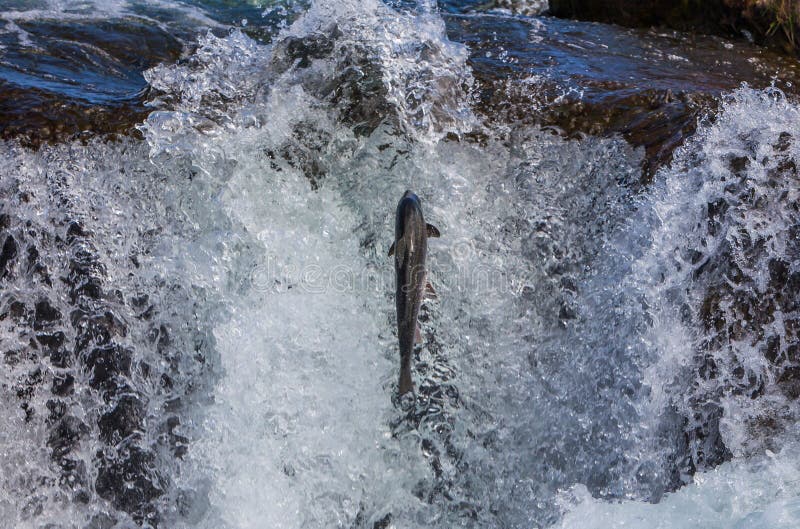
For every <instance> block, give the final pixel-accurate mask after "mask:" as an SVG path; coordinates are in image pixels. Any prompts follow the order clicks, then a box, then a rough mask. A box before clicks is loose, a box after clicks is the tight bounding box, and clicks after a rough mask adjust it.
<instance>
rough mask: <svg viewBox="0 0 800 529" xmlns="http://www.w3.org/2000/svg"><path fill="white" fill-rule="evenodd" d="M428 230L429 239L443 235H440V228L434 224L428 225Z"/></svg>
mask: <svg viewBox="0 0 800 529" xmlns="http://www.w3.org/2000/svg"><path fill="white" fill-rule="evenodd" d="M426 228H427V229H428V237H441V235H442V234H441V233H439V228H437V227H436V226H434V225H433V224H427V225H426Z"/></svg>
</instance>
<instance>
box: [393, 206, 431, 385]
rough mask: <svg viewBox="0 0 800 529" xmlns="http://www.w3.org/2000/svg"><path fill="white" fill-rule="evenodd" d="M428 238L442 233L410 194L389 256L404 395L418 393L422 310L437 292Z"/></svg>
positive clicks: (399, 210) (399, 209)
mask: <svg viewBox="0 0 800 529" xmlns="http://www.w3.org/2000/svg"><path fill="white" fill-rule="evenodd" d="M428 237H439V230H438V229H436V227H435V226H433V225H431V224H426V223H425V218H424V217H423V216H422V205H421V204H420V201H419V197H417V195H415V194H414V193H412V192H411V191H406V192H405V194H404V195H403V198H401V199H400V202H399V203H398V204H397V217H396V219H395V228H394V242H393V243H392V246H391V248H389V255H390V256H391V255H394V269H395V278H396V300H395V302H396V304H397V338H398V340H399V342H400V385H399V388H398V389H399V393H400V395H401V396H402V395H404V394H406V393H408V392H409V391H413V390H414V384H413V382H412V381H411V358H412V356H413V354H414V344H415V343H420V342H421V341H422V337H421V335H420V332H419V322H418V321H417V318H418V316H419V307H420V304H421V303H422V298H423V296H424V294H425V291H426V290H428V291H430V292H433V288H432V287H431V286H430V284H429V283H428V281H427V275H428V273H427V270H426V269H425V256H426V254H427V253H428Z"/></svg>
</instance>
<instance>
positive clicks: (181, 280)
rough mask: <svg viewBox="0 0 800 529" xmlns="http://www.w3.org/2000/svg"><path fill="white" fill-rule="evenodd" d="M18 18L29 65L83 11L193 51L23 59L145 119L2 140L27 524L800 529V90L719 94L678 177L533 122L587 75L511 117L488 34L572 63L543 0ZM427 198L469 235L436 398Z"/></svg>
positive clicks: (462, 241) (1, 240)
mask: <svg viewBox="0 0 800 529" xmlns="http://www.w3.org/2000/svg"><path fill="white" fill-rule="evenodd" d="M3 6H4V7H5V9H6V11H5V12H4V13H3V15H2V17H1V18H2V19H3V20H4V21H5V30H4V31H5V33H3V34H2V35H0V39H1V42H2V49H0V57H2V58H3V61H4V62H3V65H4V66H3V67H4V68H6V69H8V68H10V67H11V66H14V65H16V67H17V70H19V69H20V68H22V66H20V64H21V63H22V62H24V61H26V60H28V59H20V58H19V57H15V56H13V54H14V53H16V54H23V55H24V54H27V53H33V54H39V55H41V56H43V57H55V55H53V54H52V52H48V51H46V50H48V49H51V47H53V46H56V47H58V46H61V44H58V37H57V34H58V32H57V31H55V30H54V29H52V26H55V27H59V28H61V30H64V31H66V30H65V29H64V27H65V25H66V26H70V25H71V24H77V25H78V26H80V27H84V28H86V27H88V28H102V29H103V31H104V32H109V33H111V34H115V35H118V34H119V32H118V31H117V30H115V29H114V28H118V27H125V28H128V29H127V31H129V32H133V33H136V30H135V29H132V28H136V27H138V26H140V25H141V26H146V27H150V28H152V30H153V35H162V36H164V35H166V36H169V38H172V39H174V40H175V41H176V42H177V43H178V44H176V45H175V50H174V53H172V52H171V53H172V55H169V54H167V53H165V54H164V55H163V56H159V58H158V60H150V59H148V60H147V61H145V63H146V64H145V63H141V64H138V67H139V70H137V69H136V66H137V65H134V67H131V70H130V71H129V72H127V73H121V74H120V76H114V75H112V76H104V77H103V80H102V82H99V81H98V82H96V83H92V82H91V80H90V78H91V77H92V75H95V74H93V73H92V72H91V71H90V70H92V68H95V69H96V71H97V72H103V71H105V70H106V69H107V68H108V64H109V63H108V62H106V63H97V62H96V61H94V59H92V60H91V61H90V63H92V64H93V66H92V68H89V69H88V70H87V69H84V70H80V69H78V68H74V63H73V62H70V61H72V59H71V58H70V57H71V56H69V55H68V54H67V56H66V59H64V58H63V57H62V58H61V59H63V60H65V61H66V63H65V64H66V66H64V65H63V64H62V66H63V67H64V68H65V69H66V70H69V72H70V73H69V74H68V75H66V74H65V75H62V74H56V73H53V72H52V71H49V70H48V69H47V67H46V65H45V66H42V70H40V71H38V72H35V71H34V72H32V73H30V70H29V73H30V75H29V76H27V77H25V80H20V79H19V78H17V77H14V76H13V75H11V74H6V73H7V72H6V71H5V70H4V74H3V75H4V82H7V83H10V84H13V85H14V86H15V87H16V88H15V89H25V90H34V89H35V90H44V91H47V90H50V91H51V92H52V93H55V94H57V98H61V99H59V100H69V101H73V100H74V101H78V100H79V99H80V100H85V104H86V105H91V104H97V105H104V104H106V103H105V102H104V101H105V100H104V99H103V98H104V97H108V98H110V100H113V101H120V100H121V99H124V94H126V93H127V94H129V95H130V94H131V93H134V94H139V95H137V96H136V97H138V98H141V100H142V101H143V102H144V103H146V109H147V110H146V111H144V112H143V113H142V114H141V121H140V122H139V123H138V124H137V126H136V130H137V132H136V133H135V134H127V135H124V136H122V137H116V138H114V139H113V141H112V140H111V139H109V138H106V137H102V136H94V137H90V138H88V139H87V138H77V139H73V140H63V141H59V142H55V143H51V144H45V145H43V146H41V147H40V148H38V149H36V150H34V149H31V148H29V147H28V146H25V145H24V143H25V142H22V143H21V142H20V140H18V139H10V140H7V141H6V142H5V143H3V144H2V145H0V156H2V162H3V163H2V165H1V166H0V285H2V291H0V354H2V357H0V364H1V365H2V369H0V520H2V524H0V525H2V527H9V528H10V527H14V528H20V529H21V528H37V529H38V528H42V529H44V528H48V529H56V528H58V529H62V528H63V529H67V528H80V529H83V528H87V529H88V528H91V529H112V528H115V529H123V528H126V529H127V528H132V527H151V528H152V527H161V528H175V529H180V528H186V529H188V528H209V529H210V528H214V529H228V528H229V529H245V528H264V527H269V528H272V527H287V528H288V527H298V528H299V527H303V528H307V527H319V528H323V527H324V528H329V527H346V528H384V529H385V528H388V527H398V528H401V527H402V528H412V527H457V526H458V527H476V528H477V527H481V528H500V527H509V528H531V527H539V528H545V527H553V528H565V529H573V528H587V527H597V528H609V527H641V528H645V527H646V528H652V527H659V528H689V527H709V528H761V527H763V528H770V529H776V528H787V529H788V528H795V527H798V526H800V496H798V492H797V485H798V477H797V476H800V445H798V443H797V441H796V439H797V438H798V434H800V431H799V430H800V428H798V426H797V419H798V415H800V406H799V405H798V401H797V399H798V397H800V349H799V348H798V347H799V345H798V344H799V343H800V342H799V340H798V333H799V332H800V208H799V207H798V204H799V203H800V178H799V177H798V173H797V165H798V163H800V138H798V134H800V129H799V128H798V123H800V105H798V104H797V103H796V102H795V101H794V99H793V97H790V96H787V95H786V94H785V93H784V91H781V90H780V89H779V88H778V87H777V85H779V84H780V83H781V82H782V81H784V80H785V79H783V80H782V79H778V80H777V81H776V83H775V85H773V86H771V87H766V88H762V87H751V86H747V85H744V86H741V87H739V88H735V89H729V90H727V91H724V90H720V86H715V87H714V90H717V91H718V92H720V93H722V92H724V93H723V94H722V95H719V94H712V95H714V97H715V98H716V99H715V105H714V109H713V111H709V112H708V113H706V114H703V115H700V117H699V118H698V119H699V121H698V122H697V124H696V132H694V133H693V134H692V135H691V136H690V137H688V139H685V141H683V142H682V145H681V146H680V147H678V149H677V150H676V151H675V152H674V154H672V158H671V162H670V163H668V164H666V165H663V166H662V167H661V168H660V169H659V170H658V171H657V172H656V173H655V174H654V175H653V176H652V182H651V181H649V179H644V180H643V178H642V167H643V164H644V163H645V162H646V160H645V156H646V152H645V149H643V148H641V147H639V148H637V147H634V146H632V145H631V143H629V142H628V141H626V139H625V138H624V137H622V136H618V135H610V136H608V135H603V136H595V135H586V134H581V135H579V136H577V137H571V138H568V137H565V136H566V135H564V134H558V133H557V132H558V130H554V129H553V128H552V127H547V126H540V125H539V124H536V123H533V122H531V121H530V120H526V119H516V118H513V116H515V115H516V116H519V115H521V114H524V113H526V112H528V113H534V114H536V113H543V112H546V107H547V106H548V105H552V104H557V103H558V102H559V101H560V99H558V98H559V97H568V96H569V95H570V94H572V95H575V94H578V95H577V97H580V91H581V89H582V88H581V87H580V86H579V83H578V82H577V81H576V80H575V79H573V78H570V76H566V77H565V76H560V75H559V74H557V73H556V72H552V71H551V72H549V73H548V71H547V70H544V71H543V70H536V71H537V72H538V73H537V74H536V76H534V77H531V76H530V75H527V74H530V73H531V72H532V71H534V69H533V68H531V69H530V70H528V71H527V74H526V75H521V76H519V77H517V78H515V79H511V80H509V84H508V85H507V87H511V88H514V89H515V90H517V89H519V87H520V86H523V87H524V86H529V87H530V93H529V97H526V98H522V99H519V98H517V99H514V100H513V101H510V102H509V105H512V104H513V105H518V106H519V105H522V106H521V107H519V108H517V109H516V110H515V111H514V112H508V113H505V112H503V113H501V114H494V113H493V110H492V109H494V108H496V107H493V106H491V105H488V106H487V100H488V99H491V98H487V94H486V91H487V90H489V88H487V86H492V85H491V83H489V84H487V83H486V82H485V80H484V78H483V77H481V76H484V77H485V73H481V71H479V70H481V68H483V69H484V70H485V69H486V68H488V67H489V66H491V61H488V62H487V61H485V60H482V59H481V60H478V59H480V58H481V57H482V58H483V59H487V58H490V56H489V55H487V52H486V51H485V49H483V48H482V49H481V50H480V55H477V54H476V52H475V49H476V48H480V46H478V45H477V44H476V43H475V42H473V40H475V39H478V40H480V39H483V40H485V41H486V42H487V43H489V42H491V41H492V38H493V37H492V30H486V31H484V32H483V33H481V32H480V31H479V32H477V33H476V32H475V31H473V30H474V28H475V27H476V26H475V25H476V24H477V25H480V23H483V22H486V23H487V24H488V25H489V27H491V26H492V25H496V24H498V19H503V17H505V20H506V21H507V26H506V27H514V28H522V30H520V31H519V33H518V35H517V37H516V38H518V39H519V42H520V48H523V47H524V45H523V43H528V44H530V43H540V42H541V39H540V36H541V35H543V34H548V33H549V32H561V33H559V34H560V35H561V36H560V37H559V40H558V42H560V44H559V46H566V43H567V42H568V38H569V31H571V30H569V31H566V30H563V26H562V25H560V24H562V23H561V22H558V21H553V20H552V19H548V18H546V17H536V16H535V15H536V13H537V12H538V9H539V7H540V6H539V3H536V2H532V3H530V4H526V5H524V6H522V7H521V8H520V6H517V5H514V6H505V5H502V6H499V7H501V8H503V9H500V10H494V11H492V12H489V13H487V12H486V11H485V9H486V7H485V6H484V7H481V6H470V5H466V6H458V9H456V7H454V6H455V4H453V5H451V4H443V6H442V7H437V6H435V5H433V4H431V3H426V2H423V3H420V4H411V3H406V2H402V3H400V2H397V3H390V4H385V3H382V2H380V1H378V0H369V1H366V2H363V1H358V2H356V1H349V0H340V1H328V0H314V1H312V2H302V3H296V4H294V3H293V4H288V3H287V4H275V3H271V2H255V1H253V2H249V3H244V2H243V3H241V5H238V4H235V3H232V2H215V1H203V2H194V3H192V4H189V3H177V2H176V3H168V2H162V1H156V0H147V1H141V2H139V1H131V2H120V3H116V2H115V3H106V2H97V3H96V4H95V3H91V2H41V5H37V6H35V7H34V8H31V7H30V6H29V5H28V3H27V2H4V3H3ZM508 8H513V9H517V10H518V12H522V13H524V15H525V16H522V15H516V14H511V13H510V12H509V11H508V10H507V9H508ZM447 13H449V14H447ZM481 17H485V18H481ZM498 17H499V18H498ZM243 19H246V20H243ZM464 20H467V21H468V22H469V23H468V24H466V26H465V24H463V21H464ZM481 21H483V22H481ZM47 27H50V29H46V28H47ZM70 27H71V26H70ZM465 27H466V29H464V28H465ZM34 28H36V29H38V30H39V33H36V32H35V31H34ZM109 28H111V29H109ZM459 28H461V29H459ZM526 28H528V29H526ZM530 28H533V30H531V29H530ZM548 28H550V30H549V29H548ZM601 28H602V27H601ZM70 31H72V33H70V34H74V28H72V30H70ZM462 31H463V32H462ZM584 31H586V32H587V33H591V32H592V31H600V30H598V29H597V27H596V25H590V24H587V25H586V26H585V28H584ZM602 31H606V30H602ZM495 37H496V34H495ZM629 37H630V38H633V37H631V36H630V34H629ZM504 38H506V39H510V38H512V37H509V36H508V35H506V36H505V37H504ZM581 38H582V37H581ZM648 38H650V37H648ZM651 38H652V39H655V40H653V42H656V41H657V38H656V37H651ZM670 38H672V39H675V38H677V37H675V36H673V37H670ZM39 39H45V40H47V41H48V42H46V43H43V41H42V42H40V40H39ZM75 39H76V41H77V40H80V39H78V38H77V37H76V38H75ZM459 39H460V40H459ZM537 39H539V40H537ZM461 41H466V42H468V44H469V45H470V47H469V48H468V47H467V46H466V45H464V44H463V43H461ZM657 42H661V41H657ZM45 44H46V46H45ZM526 45H527V44H526ZM131 46H133V45H132V44H128V48H124V46H123V48H124V49H126V50H127V51H126V53H128V54H131V53H134V54H135V51H136V49H135V48H132V47H131ZM485 46H486V48H490V47H491V45H490V44H486V45H485ZM652 46H653V44H652V42H651V41H648V44H647V45H646V46H644V48H647V49H652ZM720 46H721V47H722V48H724V47H725V43H722V44H721V45H720ZM731 46H733V45H731ZM737 46H738V45H737ZM493 49H494V48H493ZM37 50H38V51H37ZM94 53H96V51H95V52H91V53H88V54H87V55H81V57H83V58H87V57H94ZM103 53H106V52H103ZM121 56H122V55H121V54H118V55H113V56H112V55H108V57H107V59H108V61H110V62H112V63H113V62H115V61H118V60H119V61H122V59H120V57H121ZM73 58H74V57H73ZM61 59H59V60H61ZM519 60H520V59H519V58H514V57H512V56H509V55H506V56H505V57H502V58H500V59H497V61H498V62H497V65H498V67H502V66H503V65H506V66H508V67H509V69H510V71H512V73H513V71H514V70H515V68H517V67H518V65H519ZM647 60H652V57H650V58H649V59H647ZM676 60H677V59H676ZM53 61H54V62H58V60H57V57H56V58H53ZM514 61H517V62H516V63H515V62H514ZM123 62H124V61H123ZM150 62H152V64H150ZM37 64H40V65H41V64H42V63H40V62H39V63H37ZM125 64H130V63H129V62H128V63H125ZM487 64H488V65H489V66H487ZM562 64H564V62H562ZM751 64H755V63H753V62H752V61H751ZM9 65H11V66H9ZM70 65H71V66H70ZM481 65H482V66H481ZM515 65H516V66H515ZM144 67H147V69H146V70H144V73H137V72H140V71H141V69H142V68H144ZM26 68H27V67H26ZM12 69H13V68H12ZM66 70H65V71H66ZM114 71H118V70H114ZM592 71H595V70H592ZM629 71H630V70H629ZM523 73H525V72H523ZM51 74H52V75H51ZM509 75H510V74H509ZM682 75H683V74H682ZM685 75H686V76H687V77H691V76H692V75H695V74H693V73H692V74H688V73H687V74H685ZM726 75H727V74H726ZM48 76H50V77H48ZM86 76H88V77H86ZM722 77H726V76H725V75H722V76H721V77H718V79H722ZM42 79H44V80H45V81H46V80H48V79H49V80H50V81H53V82H54V83H55V84H54V85H46V84H45V82H44V81H42ZM109 79H112V80H114V79H116V81H114V82H111V81H109ZM622 81H624V79H622V80H620V83H622ZM26 82H29V83H30V84H25V83H26ZM608 82H610V81H608ZM672 82H674V83H675V85H678V84H679V80H678V79H676V80H674V81H672ZM719 82H720V83H722V84H724V83H723V81H719ZM547 83H550V84H549V85H547ZM590 84H591V83H590ZM699 84H702V83H699ZM546 85H547V86H548V88H547V89H544V88H543V87H545V86H546ZM592 86H596V85H592ZM615 89H621V88H620V86H619V85H616V88H615ZM72 90H79V91H80V93H79V94H77V96H76V95H74V94H72V93H71V91H72ZM515 93H516V92H515ZM554 93H555V94H556V95H554ZM104 94H105V95H104ZM499 94H500V95H499V96H497V97H502V96H503V94H506V95H508V96H509V97H511V92H510V91H506V92H499ZM559 94H560V95H559ZM48 97H50V96H48ZM492 97H496V95H495V94H492ZM588 97H591V94H590V95H589V96H588ZM75 104H78V103H75ZM83 104H84V103H80V105H83ZM105 108H110V109H111V111H112V112H120V111H121V110H119V109H118V108H116V107H114V105H113V104H112V105H110V106H107V107H105ZM487 109H488V110H487ZM137 115H138V114H137ZM101 132H102V130H101ZM81 140H83V141H81ZM406 189H413V190H414V191H415V192H416V193H417V194H418V195H419V196H420V197H421V199H422V201H423V207H424V210H425V214H426V218H427V220H428V221H429V222H432V223H433V224H435V225H437V226H438V228H439V229H440V231H441V232H442V237H441V238H440V239H431V240H430V242H429V252H428V253H429V267H430V276H431V281H432V283H433V284H434V286H435V288H436V291H437V292H438V296H437V298H436V299H433V300H428V301H426V302H425V304H424V305H423V309H422V314H421V325H422V335H423V338H424V344H423V345H422V346H421V347H420V348H418V350H417V352H416V359H415V366H414V379H415V385H416V387H417V395H416V400H415V402H414V403H413V404H411V405H410V406H408V405H404V404H402V403H400V402H399V401H398V399H397V396H396V388H397V375H398V364H399V362H398V351H397V337H396V326H395V319H394V318H395V315H394V299H393V297H394V277H393V267H392V263H391V260H390V259H389V258H387V256H386V253H387V251H388V248H389V245H390V244H391V242H392V234H393V222H394V218H393V215H394V207H395V206H396V203H397V200H398V199H399V197H400V196H401V195H402V193H403V192H404V191H405V190H406Z"/></svg>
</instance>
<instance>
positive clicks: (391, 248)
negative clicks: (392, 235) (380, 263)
mask: <svg viewBox="0 0 800 529" xmlns="http://www.w3.org/2000/svg"><path fill="white" fill-rule="evenodd" d="M394 244H395V243H392V245H391V246H390V247H389V257H391V256H393V255H394Z"/></svg>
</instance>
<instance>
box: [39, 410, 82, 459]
mask: <svg viewBox="0 0 800 529" xmlns="http://www.w3.org/2000/svg"><path fill="white" fill-rule="evenodd" d="M88 431H89V428H88V427H87V426H86V424H84V423H83V422H82V421H81V420H80V419H78V418H77V417H74V416H72V415H68V416H66V417H64V418H63V419H61V421H59V423H58V425H57V426H56V428H55V429H54V430H53V431H52V432H50V436H49V437H48V439H47V446H49V447H50V448H51V449H52V457H53V459H61V458H63V457H64V456H66V455H68V454H69V453H70V452H72V451H73V450H74V449H75V447H76V446H77V445H78V443H79V442H80V440H81V438H82V437H83V436H85V435H86V433H87V432H88Z"/></svg>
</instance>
